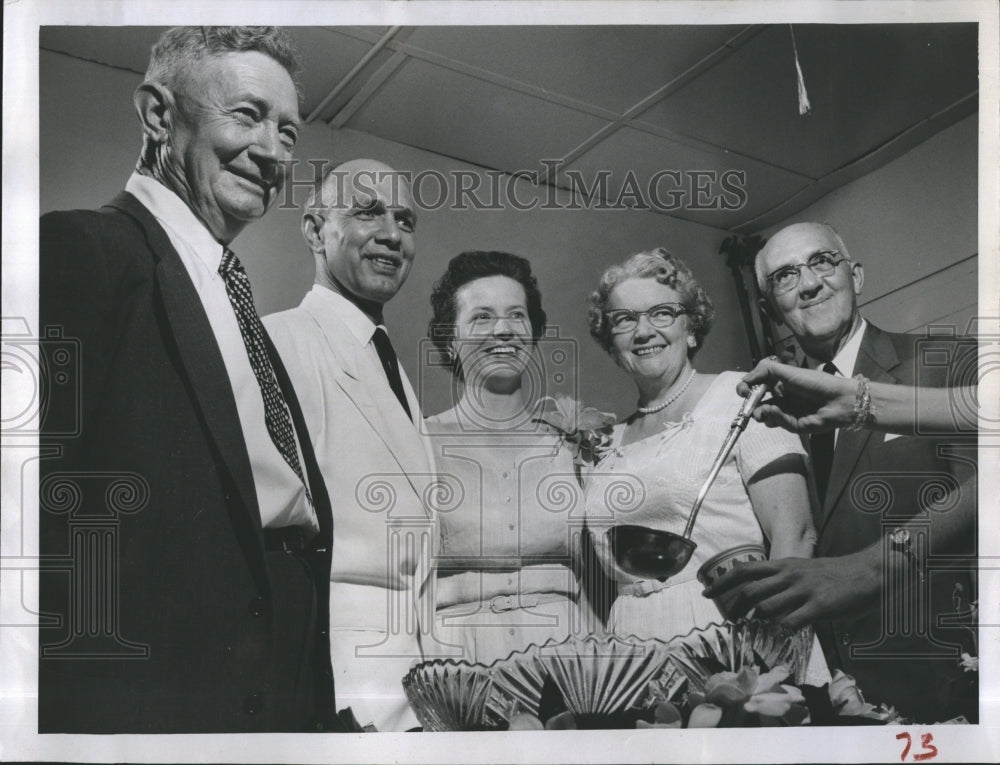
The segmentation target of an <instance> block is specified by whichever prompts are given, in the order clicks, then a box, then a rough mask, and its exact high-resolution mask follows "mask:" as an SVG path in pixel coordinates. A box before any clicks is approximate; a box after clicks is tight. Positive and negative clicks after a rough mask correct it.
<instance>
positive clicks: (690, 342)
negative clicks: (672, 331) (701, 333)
mask: <svg viewBox="0 0 1000 765" xmlns="http://www.w3.org/2000/svg"><path fill="white" fill-rule="evenodd" d="M687 342H688V348H694V346H695V339H694V337H693V336H692V335H688V340H687Z"/></svg>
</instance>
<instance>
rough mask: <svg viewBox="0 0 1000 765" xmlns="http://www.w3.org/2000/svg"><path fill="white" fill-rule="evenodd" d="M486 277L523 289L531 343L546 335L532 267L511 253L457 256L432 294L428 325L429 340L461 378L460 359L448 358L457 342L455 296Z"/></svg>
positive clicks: (479, 251) (482, 253)
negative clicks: (507, 280) (502, 279)
mask: <svg viewBox="0 0 1000 765" xmlns="http://www.w3.org/2000/svg"><path fill="white" fill-rule="evenodd" d="M487 276H506V277H508V278H510V279H513V280H514V281H516V282H517V283H518V284H520V285H521V286H522V287H523V288H524V295H525V298H526V302H527V304H528V320H529V321H530V322H531V339H532V342H538V339H539V338H540V337H541V336H542V333H544V332H545V311H544V310H543V309H542V293H541V291H540V290H539V289H538V281H537V280H536V279H535V277H534V276H533V275H532V273H531V264H530V263H529V262H528V261H527V259H525V258H522V257H521V256H520V255H512V254H510V253H509V252H496V251H484V250H473V251H470V252H463V253H461V254H459V255H456V256H455V257H454V258H452V259H451V261H450V262H449V263H448V267H447V269H445V272H444V274H442V276H441V278H440V279H438V280H437V281H436V282H435V283H434V289H433V290H432V291H431V310H432V311H433V316H432V317H431V320H430V323H429V324H428V325H427V336H428V337H429V338H430V339H431V342H433V343H434V346H435V347H436V348H437V349H438V350H440V351H441V352H442V354H443V355H444V356H446V357H448V358H449V359H451V369H452V372H454V373H456V374H458V375H459V376H461V373H462V371H461V368H460V367H459V366H458V364H457V359H455V358H452V357H451V356H450V354H449V352H448V351H449V348H450V345H451V342H452V340H454V339H455V317H456V316H457V314H458V302H457V300H456V296H457V295H458V290H459V289H460V288H461V287H463V286H464V285H466V284H468V283H469V282H472V281H475V280H476V279H482V278H484V277H487Z"/></svg>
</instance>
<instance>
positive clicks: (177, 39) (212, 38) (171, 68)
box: [146, 27, 301, 90]
mask: <svg viewBox="0 0 1000 765" xmlns="http://www.w3.org/2000/svg"><path fill="white" fill-rule="evenodd" d="M247 51H257V52H258V53H263V54H264V55H265V56H270V57H271V58H273V59H274V60H275V61H277V62H278V63H279V64H281V66H282V67H284V69H285V71H287V72H288V75H289V76H290V77H291V78H292V81H293V82H294V81H295V77H296V75H297V74H298V72H299V70H300V69H301V67H300V66H299V62H298V58H297V54H296V51H295V45H294V43H293V42H292V38H291V36H290V35H289V34H288V32H286V31H285V30H284V29H282V28H281V27H173V28H171V29H168V30H167V31H166V32H164V33H163V34H162V35H160V39H159V40H157V41H156V44H155V45H154V46H153V50H152V54H151V56H150V59H149V66H148V67H147V69H146V79H147V80H148V81H151V82H157V83H159V84H161V85H165V86H166V87H168V88H170V89H171V90H178V89H181V88H182V87H183V84H184V79H185V78H186V77H187V75H188V73H189V72H190V71H191V67H192V66H194V65H195V64H196V63H197V62H198V61H200V60H201V59H202V58H204V57H205V56H217V55H221V54H223V53H242V52H247ZM295 87H296V90H298V89H299V86H298V83H296V86H295Z"/></svg>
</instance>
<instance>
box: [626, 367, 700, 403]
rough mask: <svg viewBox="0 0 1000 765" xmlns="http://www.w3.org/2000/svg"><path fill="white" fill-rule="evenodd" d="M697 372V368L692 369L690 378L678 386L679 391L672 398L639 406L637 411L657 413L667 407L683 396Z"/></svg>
mask: <svg viewBox="0 0 1000 765" xmlns="http://www.w3.org/2000/svg"><path fill="white" fill-rule="evenodd" d="M695 374H696V372H695V370H694V369H692V370H691V374H690V375H688V379H687V380H685V381H684V384H683V385H682V386H681V387H680V388H678V389H677V392H676V393H675V394H674V395H672V396H671V397H670V398H668V399H667V400H666V401H661V402H660V403H659V404H654V405H653V406H637V407H636V408H635V411H637V412H638V413H639V414H656V413H657V412H659V411H661V410H663V409H666V408H667V407H668V406H670V405H671V404H672V403H674V402H675V401H676V400H677V399H679V398H680V397H681V394H682V393H683V392H684V391H686V390H687V387H688V386H689V385H690V384H691V381H692V380H693V379H694V376H695Z"/></svg>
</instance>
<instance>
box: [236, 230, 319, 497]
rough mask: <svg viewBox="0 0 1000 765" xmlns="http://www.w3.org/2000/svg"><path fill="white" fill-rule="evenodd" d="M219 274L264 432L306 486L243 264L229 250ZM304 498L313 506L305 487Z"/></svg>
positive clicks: (286, 412) (286, 406)
mask: <svg viewBox="0 0 1000 765" xmlns="http://www.w3.org/2000/svg"><path fill="white" fill-rule="evenodd" d="M219 275H220V276H221V277H222V280H223V281H224V282H225V284H226V294H227V295H229V302H230V303H232V305H233V311H234V312H235V313H236V321H237V323H238V324H239V325H240V334H241V335H243V345H244V346H246V349H247V356H249V357H250V368H251V369H252V370H253V374H254V377H256V378H257V385H259V386H260V394H261V396H262V397H263V399H264V422H265V424H266V425H267V432H268V433H269V434H270V436H271V440H272V441H273V442H274V445H275V447H277V449H278V451H279V452H280V453H281V456H282V457H284V459H285V462H287V463H288V466H289V467H290V468H291V469H292V470H294V471H295V475H297V476H298V477H299V480H300V481H302V485H303V486H306V482H305V478H304V477H303V475H302V465H301V464H300V463H299V452H298V449H297V448H296V446H295V431H294V430H293V429H292V418H291V417H290V416H289V414H288V404H286V403H285V397H284V395H283V394H282V393H281V388H279V387H278V380H277V378H276V377H275V376H274V367H273V366H271V360H270V359H269V358H268V356H267V347H266V346H265V345H264V325H263V324H261V322H260V316H258V315H257V309H256V308H255V307H254V304H253V293H252V292H251V291H250V279H249V278H247V272H246V271H244V270H243V264H242V263H240V260H239V258H237V257H236V255H235V254H234V253H233V252H232V250H229V249H226V251H225V253H224V254H223V256H222V263H220V264H219ZM306 497H307V498H308V500H309V502H310V503H312V497H311V496H310V494H309V487H308V486H306Z"/></svg>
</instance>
